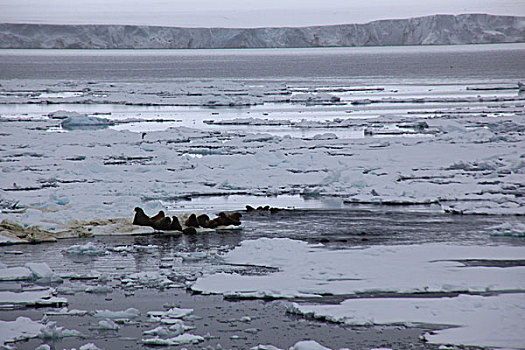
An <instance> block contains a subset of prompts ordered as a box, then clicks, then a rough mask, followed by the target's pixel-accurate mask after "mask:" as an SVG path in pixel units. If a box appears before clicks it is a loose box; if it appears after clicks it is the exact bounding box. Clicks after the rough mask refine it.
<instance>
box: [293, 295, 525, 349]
mask: <svg viewBox="0 0 525 350" xmlns="http://www.w3.org/2000/svg"><path fill="white" fill-rule="evenodd" d="M524 305H525V293H516V294H500V295H494V296H488V297H485V296H476V295H460V296H457V297H448V298H384V299H383V298H373V299H366V298H363V299H361V298H358V299H348V300H345V301H344V302H342V303H341V304H339V305H312V304H297V303H294V306H293V310H294V311H295V312H298V313H301V314H304V315H309V316H313V317H316V318H322V319H326V320H330V321H333V322H341V323H345V324H348V325H372V324H376V325H379V324H405V325H408V326H410V325H413V324H417V323H423V324H425V323H426V324H442V325H450V326H451V328H447V329H444V330H439V331H434V332H432V333H429V334H425V336H424V337H425V339H426V340H427V341H429V342H431V343H438V344H439V343H444V344H456V345H472V346H487V347H498V348H499V347H503V348H521V347H522V346H523V344H524V343H525V324H524V323H523V322H521V321H522V320H523V319H524V317H525V307H524Z"/></svg>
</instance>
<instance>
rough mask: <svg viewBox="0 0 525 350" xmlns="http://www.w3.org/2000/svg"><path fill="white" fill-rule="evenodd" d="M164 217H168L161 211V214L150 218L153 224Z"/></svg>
mask: <svg viewBox="0 0 525 350" xmlns="http://www.w3.org/2000/svg"><path fill="white" fill-rule="evenodd" d="M164 216H166V215H165V214H164V212H163V211H162V210H161V211H159V212H158V213H157V215H155V216H152V217H151V218H150V220H151V221H152V222H153V221H157V220H158V219H160V218H163V217H164Z"/></svg>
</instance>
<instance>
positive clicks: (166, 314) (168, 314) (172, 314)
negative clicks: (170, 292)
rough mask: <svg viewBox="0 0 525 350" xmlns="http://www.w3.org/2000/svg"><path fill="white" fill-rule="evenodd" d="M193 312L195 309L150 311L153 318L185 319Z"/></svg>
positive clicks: (149, 314) (149, 313)
mask: <svg viewBox="0 0 525 350" xmlns="http://www.w3.org/2000/svg"><path fill="white" fill-rule="evenodd" d="M192 312H193V309H179V308H176V307H174V308H171V309H169V310H168V311H148V316H149V317H151V318H183V317H185V316H188V315H189V314H191V313H192Z"/></svg>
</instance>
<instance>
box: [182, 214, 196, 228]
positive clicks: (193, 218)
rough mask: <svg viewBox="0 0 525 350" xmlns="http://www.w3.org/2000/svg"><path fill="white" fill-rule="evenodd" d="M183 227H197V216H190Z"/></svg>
mask: <svg viewBox="0 0 525 350" xmlns="http://www.w3.org/2000/svg"><path fill="white" fill-rule="evenodd" d="M184 225H186V226H188V227H199V222H198V221H197V216H196V215H195V214H191V215H190V216H189V217H188V218H187V219H186V221H185V222H184Z"/></svg>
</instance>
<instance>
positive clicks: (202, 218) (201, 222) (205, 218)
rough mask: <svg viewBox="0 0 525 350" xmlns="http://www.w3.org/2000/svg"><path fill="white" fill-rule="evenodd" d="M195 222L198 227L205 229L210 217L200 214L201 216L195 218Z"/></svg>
mask: <svg viewBox="0 0 525 350" xmlns="http://www.w3.org/2000/svg"><path fill="white" fill-rule="evenodd" d="M197 222H198V223H199V226H200V227H205V228H207V227H208V226H209V223H210V217H209V216H208V215H206V214H201V215H199V216H197Z"/></svg>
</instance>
